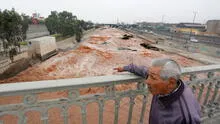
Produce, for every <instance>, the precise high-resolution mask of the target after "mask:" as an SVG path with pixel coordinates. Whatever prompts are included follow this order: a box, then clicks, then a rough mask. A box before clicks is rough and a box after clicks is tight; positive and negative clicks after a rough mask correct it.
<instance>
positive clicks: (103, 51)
mask: <svg viewBox="0 0 220 124" xmlns="http://www.w3.org/2000/svg"><path fill="white" fill-rule="evenodd" d="M125 34H127V32H124V31H122V30H119V29H115V28H102V29H97V30H95V31H94V32H92V33H90V34H87V35H88V36H87V38H86V39H85V40H84V41H83V42H81V43H79V44H77V46H74V49H68V50H63V51H60V52H59V53H58V54H57V55H55V56H53V57H51V58H49V59H47V60H45V61H43V62H40V63H37V64H34V65H33V66H32V67H29V68H28V69H26V70H24V71H22V72H20V73H19V74H17V75H16V76H14V77H10V78H8V79H4V80H1V81H0V82H1V83H13V82H28V81H39V80H54V79H65V78H79V77H87V76H101V75H112V74H115V71H114V70H113V68H114V67H118V66H125V65H128V64H130V63H134V64H136V65H145V66H148V67H149V66H150V64H151V60H152V59H154V58H171V59H173V60H175V61H177V62H178V63H179V64H180V65H181V66H183V67H186V66H195V65H203V64H204V63H202V62H199V61H196V60H193V59H191V58H187V57H184V56H181V55H178V54H175V53H171V52H169V51H168V52H167V51H165V50H164V49H162V48H157V49H151V48H146V47H144V46H143V44H154V41H150V40H146V39H143V38H142V39H141V38H138V37H136V35H135V34H132V33H130V34H131V35H132V37H131V38H128V39H123V35H125ZM58 43H59V42H58ZM63 44H65V42H64V43H63ZM141 44H142V45H141ZM71 45H72V44H71ZM59 46H61V45H58V47H59ZM72 46H73V45H72ZM63 47H64V48H60V49H66V48H65V47H67V48H68V47H71V46H65V45H64V46H63Z"/></svg>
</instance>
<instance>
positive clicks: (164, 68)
mask: <svg viewBox="0 0 220 124" xmlns="http://www.w3.org/2000/svg"><path fill="white" fill-rule="evenodd" d="M152 66H156V67H161V72H160V77H161V78H162V79H164V80H168V79H169V78H171V77H172V78H175V79H176V80H178V79H180V75H181V68H180V66H179V65H178V64H177V63H176V62H175V61H174V60H172V59H168V58H160V59H154V60H153V61H152Z"/></svg>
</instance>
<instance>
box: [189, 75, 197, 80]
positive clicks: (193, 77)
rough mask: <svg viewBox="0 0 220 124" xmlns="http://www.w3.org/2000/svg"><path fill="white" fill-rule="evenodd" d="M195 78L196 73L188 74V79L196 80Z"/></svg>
mask: <svg viewBox="0 0 220 124" xmlns="http://www.w3.org/2000/svg"><path fill="white" fill-rule="evenodd" d="M196 78H197V76H196V74H190V77H189V80H190V81H194V80H196Z"/></svg>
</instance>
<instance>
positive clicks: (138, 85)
mask: <svg viewBox="0 0 220 124" xmlns="http://www.w3.org/2000/svg"><path fill="white" fill-rule="evenodd" d="M137 89H138V90H145V89H146V84H145V82H144V81H142V82H138V84H137Z"/></svg>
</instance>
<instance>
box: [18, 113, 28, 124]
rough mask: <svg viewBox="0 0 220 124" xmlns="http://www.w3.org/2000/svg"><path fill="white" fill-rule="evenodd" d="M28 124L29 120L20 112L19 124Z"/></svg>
mask: <svg viewBox="0 0 220 124" xmlns="http://www.w3.org/2000/svg"><path fill="white" fill-rule="evenodd" d="M26 123H27V118H26V116H25V114H24V112H19V115H18V124H26Z"/></svg>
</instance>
